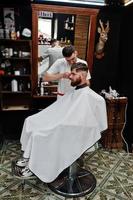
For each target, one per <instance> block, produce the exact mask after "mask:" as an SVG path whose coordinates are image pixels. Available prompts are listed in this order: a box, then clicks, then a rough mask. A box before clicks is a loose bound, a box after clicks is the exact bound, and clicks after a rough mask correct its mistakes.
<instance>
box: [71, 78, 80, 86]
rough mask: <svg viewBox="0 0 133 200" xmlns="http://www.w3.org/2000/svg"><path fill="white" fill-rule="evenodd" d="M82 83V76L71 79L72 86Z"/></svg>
mask: <svg viewBox="0 0 133 200" xmlns="http://www.w3.org/2000/svg"><path fill="white" fill-rule="evenodd" d="M80 83H81V78H78V79H77V80H76V81H71V86H73V87H74V86H77V85H79V84H80Z"/></svg>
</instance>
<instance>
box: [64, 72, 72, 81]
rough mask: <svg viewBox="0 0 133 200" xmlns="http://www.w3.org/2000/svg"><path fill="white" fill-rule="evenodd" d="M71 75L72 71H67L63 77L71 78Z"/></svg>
mask: <svg viewBox="0 0 133 200" xmlns="http://www.w3.org/2000/svg"><path fill="white" fill-rule="evenodd" d="M70 75H71V73H70V72H65V73H64V74H63V78H67V79H69V76H70Z"/></svg>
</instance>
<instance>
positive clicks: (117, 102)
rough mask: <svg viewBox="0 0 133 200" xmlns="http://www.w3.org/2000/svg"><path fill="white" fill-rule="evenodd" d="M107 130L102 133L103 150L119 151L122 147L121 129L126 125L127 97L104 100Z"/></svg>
mask: <svg viewBox="0 0 133 200" xmlns="http://www.w3.org/2000/svg"><path fill="white" fill-rule="evenodd" d="M106 105H107V118H108V129H107V130H106V131H104V132H103V133H102V138H101V143H102V145H103V147H104V148H109V149H112V148H115V149H121V148H122V147H123V142H124V141H123V137H124V136H123V129H124V125H125V123H126V107H127V97H120V98H117V99H106Z"/></svg>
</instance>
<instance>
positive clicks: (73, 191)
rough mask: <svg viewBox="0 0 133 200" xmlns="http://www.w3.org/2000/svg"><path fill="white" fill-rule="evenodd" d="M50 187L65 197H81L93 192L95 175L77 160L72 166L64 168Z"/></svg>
mask: <svg viewBox="0 0 133 200" xmlns="http://www.w3.org/2000/svg"><path fill="white" fill-rule="evenodd" d="M48 187H49V188H50V189H51V190H52V191H53V192H55V193H56V194H59V195H61V196H64V197H65V199H67V198H73V199H75V200H76V199H77V200H78V199H79V198H80V197H82V196H85V195H86V194H89V193H91V192H92V191H93V190H94V189H95V187H96V178H95V176H94V175H93V174H92V173H91V172H89V171H87V170H86V169H83V168H82V167H80V166H79V165H78V162H77V161H75V162H74V163H73V164H72V165H71V166H70V167H68V168H67V169H66V170H64V171H63V172H62V173H61V174H60V175H59V176H58V177H57V178H56V179H55V180H54V181H53V182H51V183H49V184H48Z"/></svg>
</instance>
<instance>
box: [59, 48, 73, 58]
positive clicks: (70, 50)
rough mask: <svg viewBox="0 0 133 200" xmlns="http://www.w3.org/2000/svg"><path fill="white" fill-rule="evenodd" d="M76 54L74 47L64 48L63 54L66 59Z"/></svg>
mask: <svg viewBox="0 0 133 200" xmlns="http://www.w3.org/2000/svg"><path fill="white" fill-rule="evenodd" d="M74 52H75V48H74V46H72V45H68V46H66V47H64V48H63V50H62V54H63V56H64V57H70V56H71V55H72V54H73V53H74Z"/></svg>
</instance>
